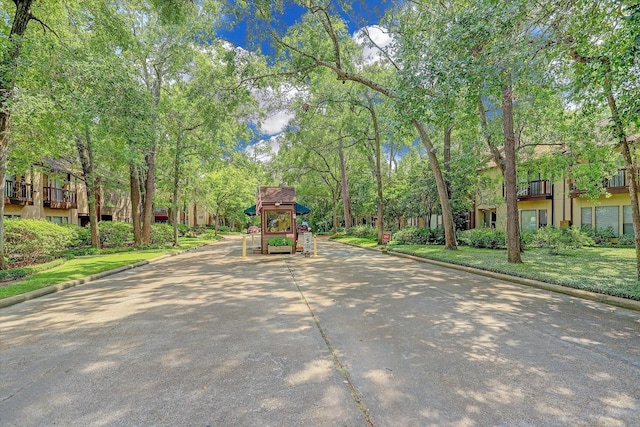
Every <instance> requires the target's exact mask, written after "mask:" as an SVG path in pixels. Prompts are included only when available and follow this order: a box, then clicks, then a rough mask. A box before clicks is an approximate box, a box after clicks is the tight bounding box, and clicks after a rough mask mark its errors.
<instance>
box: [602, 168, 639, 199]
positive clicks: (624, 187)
mask: <svg viewBox="0 0 640 427" xmlns="http://www.w3.org/2000/svg"><path fill="white" fill-rule="evenodd" d="M636 182H640V171H639V172H638V176H636ZM604 186H605V187H606V189H607V191H608V192H609V193H611V194H620V193H628V192H629V180H628V179H627V173H626V171H625V170H624V169H620V170H618V173H616V174H615V175H613V176H612V177H611V178H609V179H605V180H604Z"/></svg>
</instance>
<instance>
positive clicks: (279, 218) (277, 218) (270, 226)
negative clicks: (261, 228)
mask: <svg viewBox="0 0 640 427" xmlns="http://www.w3.org/2000/svg"><path fill="white" fill-rule="evenodd" d="M266 216H267V232H269V233H288V232H291V211H266Z"/></svg>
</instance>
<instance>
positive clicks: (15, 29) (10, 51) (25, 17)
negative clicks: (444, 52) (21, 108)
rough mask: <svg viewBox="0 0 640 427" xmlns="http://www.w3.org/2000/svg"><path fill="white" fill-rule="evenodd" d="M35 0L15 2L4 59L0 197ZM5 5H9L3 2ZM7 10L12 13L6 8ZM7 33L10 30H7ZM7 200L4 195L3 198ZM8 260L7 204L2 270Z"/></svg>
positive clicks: (0, 215) (0, 218)
mask: <svg viewBox="0 0 640 427" xmlns="http://www.w3.org/2000/svg"><path fill="white" fill-rule="evenodd" d="M33 1H34V0H14V2H13V3H14V6H15V9H14V12H13V17H12V19H11V27H10V29H9V32H8V34H7V33H5V34H3V35H5V36H6V41H7V42H6V43H4V44H3V50H2V52H1V56H0V194H3V195H4V187H5V180H4V177H5V175H6V173H7V155H8V150H9V146H10V128H11V103H12V101H13V97H14V94H15V73H16V71H17V68H18V59H19V58H20V52H21V49H22V42H23V37H24V34H25V32H26V31H27V25H28V24H29V21H31V20H33V19H37V18H35V16H34V15H33V14H32V12H31V6H32V5H33ZM3 3H5V2H3ZM5 10H8V8H7V9H5ZM5 30H6V29H5ZM3 197H4V196H3ZM5 268H6V263H5V259H4V203H0V269H5Z"/></svg>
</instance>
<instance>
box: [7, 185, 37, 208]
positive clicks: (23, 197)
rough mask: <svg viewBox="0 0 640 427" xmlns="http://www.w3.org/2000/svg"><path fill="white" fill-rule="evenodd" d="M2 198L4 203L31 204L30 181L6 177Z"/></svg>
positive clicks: (31, 191) (31, 189)
mask: <svg viewBox="0 0 640 427" xmlns="http://www.w3.org/2000/svg"><path fill="white" fill-rule="evenodd" d="M4 200H5V202H4V203H5V204H12V205H26V204H30V205H32V204H33V188H32V186H31V184H30V183H27V182H22V181H13V180H9V179H7V180H5V185H4Z"/></svg>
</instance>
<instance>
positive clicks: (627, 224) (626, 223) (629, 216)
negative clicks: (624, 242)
mask: <svg viewBox="0 0 640 427" xmlns="http://www.w3.org/2000/svg"><path fill="white" fill-rule="evenodd" d="M622 234H624V235H625V236H633V235H634V233H633V213H632V212H631V205H628V206H623V207H622Z"/></svg>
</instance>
